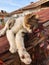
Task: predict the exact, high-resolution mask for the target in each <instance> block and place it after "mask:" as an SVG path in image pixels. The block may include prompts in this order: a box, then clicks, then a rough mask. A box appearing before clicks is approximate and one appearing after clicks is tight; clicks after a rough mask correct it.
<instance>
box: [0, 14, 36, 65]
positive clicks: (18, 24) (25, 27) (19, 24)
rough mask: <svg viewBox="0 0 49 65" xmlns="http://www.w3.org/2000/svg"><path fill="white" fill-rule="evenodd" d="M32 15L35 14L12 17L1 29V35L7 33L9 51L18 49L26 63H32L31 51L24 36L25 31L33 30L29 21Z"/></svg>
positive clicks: (12, 51)
mask: <svg viewBox="0 0 49 65" xmlns="http://www.w3.org/2000/svg"><path fill="white" fill-rule="evenodd" d="M31 17H35V16H33V15H31V14H28V15H26V16H23V17H19V18H17V19H14V18H10V19H9V20H8V21H7V22H6V24H5V26H4V28H3V29H1V30H0V36H2V35H4V34H5V33H6V36H7V39H8V41H9V44H10V48H9V51H10V52H11V53H15V52H16V51H17V52H18V54H19V57H20V59H21V61H22V62H24V63H25V64H30V63H31V61H32V60H31V57H30V55H29V53H28V52H27V51H26V48H25V45H24V37H23V36H24V34H23V32H25V33H26V32H28V33H31V32H32V30H31V29H30V27H31V24H30V25H29V23H28V22H29V21H28V20H29V19H31ZM14 34H15V36H14Z"/></svg>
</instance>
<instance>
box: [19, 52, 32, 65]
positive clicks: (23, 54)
mask: <svg viewBox="0 0 49 65" xmlns="http://www.w3.org/2000/svg"><path fill="white" fill-rule="evenodd" d="M19 55H20V60H21V61H22V62H24V63H25V64H30V63H31V62H32V60H31V57H30V55H29V54H28V52H27V51H24V52H20V54H19Z"/></svg>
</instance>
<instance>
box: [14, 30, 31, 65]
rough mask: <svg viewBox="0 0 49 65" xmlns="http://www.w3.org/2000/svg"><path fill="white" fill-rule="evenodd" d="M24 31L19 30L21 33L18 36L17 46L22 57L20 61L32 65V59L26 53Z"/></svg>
mask: <svg viewBox="0 0 49 65" xmlns="http://www.w3.org/2000/svg"><path fill="white" fill-rule="evenodd" d="M22 32H24V30H23V29H22V30H19V32H18V33H17V34H16V39H15V41H16V46H17V49H18V54H19V57H20V60H21V61H22V62H24V63H25V64H30V63H31V61H32V60H31V57H30V55H29V53H28V52H27V51H26V49H25V46H24V37H23V33H22Z"/></svg>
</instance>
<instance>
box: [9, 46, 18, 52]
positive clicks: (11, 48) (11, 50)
mask: <svg viewBox="0 0 49 65" xmlns="http://www.w3.org/2000/svg"><path fill="white" fill-rule="evenodd" d="M9 51H10V52H11V53H15V52H16V51H17V49H16V48H14V47H10V49H9Z"/></svg>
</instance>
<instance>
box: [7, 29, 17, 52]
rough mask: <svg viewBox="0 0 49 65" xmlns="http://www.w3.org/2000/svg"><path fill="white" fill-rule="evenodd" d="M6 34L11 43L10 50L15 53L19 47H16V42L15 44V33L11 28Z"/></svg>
mask: <svg viewBox="0 0 49 65" xmlns="http://www.w3.org/2000/svg"><path fill="white" fill-rule="evenodd" d="M6 36H7V39H8V41H9V45H10V48H9V51H10V52H11V53H15V52H16V51H17V48H16V44H15V37H14V33H13V32H12V31H11V30H7V32H6Z"/></svg>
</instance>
